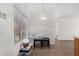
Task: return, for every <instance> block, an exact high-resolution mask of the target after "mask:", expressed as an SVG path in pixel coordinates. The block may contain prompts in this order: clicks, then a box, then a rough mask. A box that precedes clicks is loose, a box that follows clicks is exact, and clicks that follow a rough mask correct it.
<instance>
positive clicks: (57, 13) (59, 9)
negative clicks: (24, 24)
mask: <svg viewBox="0 0 79 59" xmlns="http://www.w3.org/2000/svg"><path fill="white" fill-rule="evenodd" d="M16 5H18V6H19V8H20V9H21V10H22V12H23V13H25V14H26V15H27V16H28V15H29V17H31V18H32V19H33V18H36V19H38V18H39V16H40V14H41V12H42V3H21V4H16ZM44 10H45V13H46V15H47V17H48V18H49V19H51V18H54V19H56V18H78V17H79V3H44Z"/></svg>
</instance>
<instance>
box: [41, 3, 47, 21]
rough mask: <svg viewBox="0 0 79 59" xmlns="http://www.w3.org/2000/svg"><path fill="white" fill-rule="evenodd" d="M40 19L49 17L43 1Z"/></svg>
mask: <svg viewBox="0 0 79 59" xmlns="http://www.w3.org/2000/svg"><path fill="white" fill-rule="evenodd" d="M40 19H41V20H47V19H48V18H47V16H46V14H45V10H44V3H42V13H41V16H40Z"/></svg>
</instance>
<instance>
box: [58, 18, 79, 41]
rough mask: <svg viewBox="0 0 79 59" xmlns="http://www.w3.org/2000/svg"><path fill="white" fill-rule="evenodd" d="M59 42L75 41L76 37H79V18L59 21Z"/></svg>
mask: <svg viewBox="0 0 79 59" xmlns="http://www.w3.org/2000/svg"><path fill="white" fill-rule="evenodd" d="M57 22H58V24H59V26H58V40H74V37H75V36H79V23H78V22H79V19H78V18H62V19H57Z"/></svg>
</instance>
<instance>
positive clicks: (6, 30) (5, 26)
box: [0, 3, 14, 55]
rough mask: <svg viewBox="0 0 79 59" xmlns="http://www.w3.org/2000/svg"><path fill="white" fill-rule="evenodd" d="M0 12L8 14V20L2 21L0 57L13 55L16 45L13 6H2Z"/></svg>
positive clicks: (0, 24) (0, 22) (0, 21)
mask: <svg viewBox="0 0 79 59" xmlns="http://www.w3.org/2000/svg"><path fill="white" fill-rule="evenodd" d="M0 11H1V12H3V13H5V14H7V15H6V19H0V55H11V54H12V53H13V52H12V51H11V50H12V49H13V45H14V32H13V30H14V16H13V15H14V14H13V5H12V4H7V3H5V4H0ZM9 52H10V53H9Z"/></svg>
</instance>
